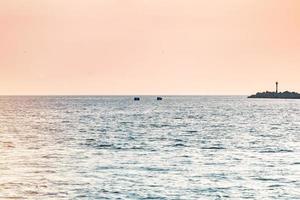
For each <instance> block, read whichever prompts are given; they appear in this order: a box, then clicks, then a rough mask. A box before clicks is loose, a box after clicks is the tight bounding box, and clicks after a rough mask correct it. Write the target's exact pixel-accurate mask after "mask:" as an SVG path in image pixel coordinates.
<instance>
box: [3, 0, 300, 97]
mask: <svg viewBox="0 0 300 200" xmlns="http://www.w3.org/2000/svg"><path fill="white" fill-rule="evenodd" d="M299 75H300V1H299V0H263V1H262V0H210V1H207V0H1V1H0V95H133V94H141V95H151V94H165V95H171V94H174V95H229V94H236V95H238V94H243V95H245V94H251V93H255V92H257V91H265V90H274V89H275V82H276V81H279V88H280V90H292V91H299V92H300V78H299Z"/></svg>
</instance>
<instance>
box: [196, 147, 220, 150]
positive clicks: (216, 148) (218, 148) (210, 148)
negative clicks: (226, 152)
mask: <svg viewBox="0 0 300 200" xmlns="http://www.w3.org/2000/svg"><path fill="white" fill-rule="evenodd" d="M201 149H209V150H222V149H226V148H225V147H202V148H201Z"/></svg>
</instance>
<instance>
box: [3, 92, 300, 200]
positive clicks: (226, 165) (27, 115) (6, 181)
mask: <svg viewBox="0 0 300 200" xmlns="http://www.w3.org/2000/svg"><path fill="white" fill-rule="evenodd" d="M0 155H1V157H0V199H105V198H106V199H116V198H120V199H226V198H229V199H300V189H299V188H300V101H298V100H278V99H277V100H266V99H263V100H254V99H251V100H250V99H246V98H245V97H167V98H164V100H163V101H156V97H143V98H142V99H141V101H139V102H134V101H133V100H132V98H131V97H0Z"/></svg>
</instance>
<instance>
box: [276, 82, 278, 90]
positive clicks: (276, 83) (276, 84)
mask: <svg viewBox="0 0 300 200" xmlns="http://www.w3.org/2000/svg"><path fill="white" fill-rule="evenodd" d="M276 93H278V82H276Z"/></svg>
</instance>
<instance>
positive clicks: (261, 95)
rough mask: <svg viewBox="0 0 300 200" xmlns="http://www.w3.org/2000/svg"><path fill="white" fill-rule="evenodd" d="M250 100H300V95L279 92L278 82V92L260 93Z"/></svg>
mask: <svg viewBox="0 0 300 200" xmlns="http://www.w3.org/2000/svg"><path fill="white" fill-rule="evenodd" d="M248 98H271V99H300V94H299V93H297V92H289V91H285V92H278V82H276V92H269V91H266V92H258V93H256V94H254V95H251V96H249V97H248Z"/></svg>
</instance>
